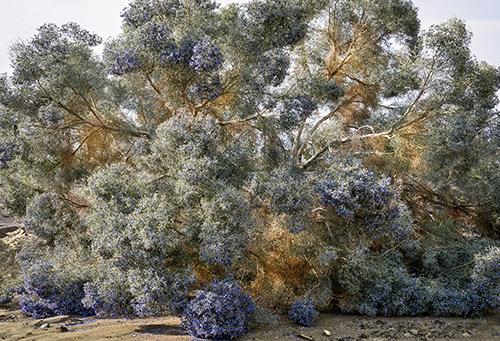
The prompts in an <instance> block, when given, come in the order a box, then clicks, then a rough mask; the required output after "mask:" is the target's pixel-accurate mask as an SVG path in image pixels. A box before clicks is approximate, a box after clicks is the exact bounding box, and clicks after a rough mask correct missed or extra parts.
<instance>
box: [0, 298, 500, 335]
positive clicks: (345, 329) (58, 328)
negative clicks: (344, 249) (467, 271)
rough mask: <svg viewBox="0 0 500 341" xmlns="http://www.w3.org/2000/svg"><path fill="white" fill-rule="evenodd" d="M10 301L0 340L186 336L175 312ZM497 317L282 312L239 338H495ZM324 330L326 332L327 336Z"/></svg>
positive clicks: (0, 321) (0, 313) (499, 328)
mask: <svg viewBox="0 0 500 341" xmlns="http://www.w3.org/2000/svg"><path fill="white" fill-rule="evenodd" d="M14 309H15V306H11V307H2V308H0V340H37V341H38V340H40V341H51V340H168V341H180V340H192V339H193V338H192V337H191V336H189V335H186V334H185V332H184V331H183V330H182V329H181V328H179V325H180V320H179V319H178V318H177V317H172V316H166V317H160V318H135V319H110V318H107V319H105V318H96V317H87V318H80V317H78V316H58V317H52V318H46V319H40V320H33V319H29V318H27V317H25V316H23V315H21V312H20V310H14ZM499 317H500V316H498V315H491V316H488V317H486V318H483V319H471V320H467V319H455V318H432V317H425V318H369V317H365V316H355V315H335V314H322V315H320V317H318V319H317V320H316V324H315V326H313V327H308V328H306V327H301V326H299V325H296V324H294V323H292V322H291V321H290V320H288V318H287V317H286V316H284V317H283V318H282V320H281V321H280V322H279V323H278V325H275V326H268V327H262V328H257V329H255V330H253V331H251V332H249V333H247V334H245V335H244V336H243V337H242V338H240V339H239V340H241V341H291V340H303V341H313V340H314V341H334V340H335V341H354V340H356V341H357V340H371V341H375V340H377V341H384V340H408V341H413V340H462V339H463V340H466V339H467V340H478V341H479V340H481V341H489V340H500V324H499V322H500V319H499ZM325 331H328V332H330V334H331V335H330V336H327V335H326V334H325V333H326V332H325Z"/></svg>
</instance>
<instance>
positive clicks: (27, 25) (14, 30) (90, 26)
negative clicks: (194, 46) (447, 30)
mask: <svg viewBox="0 0 500 341" xmlns="http://www.w3.org/2000/svg"><path fill="white" fill-rule="evenodd" d="M218 2H219V3H221V4H222V5H226V4H228V3H230V2H240V3H243V2H244V1H241V0H240V1H234V0H233V1H231V0H222V1H221V0H219V1H218ZM128 3H129V0H0V73H5V72H7V73H9V74H10V73H11V70H10V60H9V46H10V45H11V44H12V43H13V42H15V41H16V40H17V39H28V38H30V37H32V36H33V35H35V34H36V29H37V28H38V27H40V26H41V25H43V24H44V23H49V22H51V23H55V24H57V25H62V24H65V23H67V22H70V21H73V22H76V23H78V24H79V25H80V26H81V27H83V28H85V29H87V30H89V31H91V32H94V33H96V34H98V35H99V36H101V37H102V38H104V40H106V39H108V38H110V37H114V36H116V35H118V34H119V33H120V31H121V18H120V13H121V12H122V10H123V9H124V8H125V7H126V6H127V5H128ZM413 3H414V4H415V6H416V7H418V8H419V17H420V20H421V24H422V28H423V29H425V28H427V27H429V26H430V25H432V24H439V23H441V22H442V21H444V20H446V19H448V18H450V17H453V16H456V17H458V18H462V19H465V21H466V24H467V26H468V27H469V30H471V31H472V32H473V38H472V45H471V48H472V52H473V53H474V54H475V55H476V57H477V58H478V59H479V60H485V61H487V62H488V63H490V64H493V65H498V66H500V0H413Z"/></svg>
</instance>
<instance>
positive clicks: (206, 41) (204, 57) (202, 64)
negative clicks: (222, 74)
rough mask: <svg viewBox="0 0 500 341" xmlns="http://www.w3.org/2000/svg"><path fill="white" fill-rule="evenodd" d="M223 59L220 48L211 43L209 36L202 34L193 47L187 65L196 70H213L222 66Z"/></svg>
mask: <svg viewBox="0 0 500 341" xmlns="http://www.w3.org/2000/svg"><path fill="white" fill-rule="evenodd" d="M223 61H224V59H223V57H222V54H221V52H220V49H219V48H218V47H216V46H215V45H214V44H213V43H212V41H211V40H210V37H209V36H204V37H203V38H202V39H201V41H199V42H198V43H196V45H194V47H193V55H192V56H191V59H190V61H189V67H190V68H191V69H193V70H196V71H205V72H213V71H217V70H218V69H219V68H220V67H221V66H222V63H223Z"/></svg>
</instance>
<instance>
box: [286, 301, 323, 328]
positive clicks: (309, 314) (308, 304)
mask: <svg viewBox="0 0 500 341" xmlns="http://www.w3.org/2000/svg"><path fill="white" fill-rule="evenodd" d="M288 315H289V316H290V319H292V321H295V322H297V323H300V324H302V325H304V326H306V327H311V326H312V325H314V320H316V318H317V317H318V316H319V312H318V311H317V310H316V308H315V307H314V304H313V300H312V299H311V298H310V297H307V296H304V297H301V298H299V299H297V300H295V301H294V302H293V303H292V306H291V307H290V312H289V313H288Z"/></svg>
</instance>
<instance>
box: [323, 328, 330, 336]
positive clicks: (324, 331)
mask: <svg viewBox="0 0 500 341" xmlns="http://www.w3.org/2000/svg"><path fill="white" fill-rule="evenodd" d="M323 334H325V335H326V336H332V333H331V332H330V331H328V330H326V329H325V330H323Z"/></svg>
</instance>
